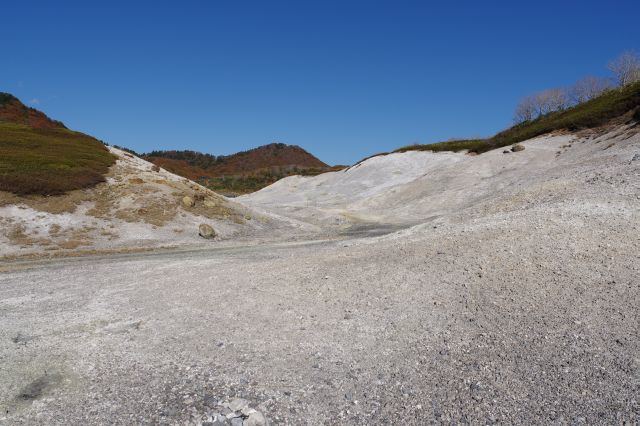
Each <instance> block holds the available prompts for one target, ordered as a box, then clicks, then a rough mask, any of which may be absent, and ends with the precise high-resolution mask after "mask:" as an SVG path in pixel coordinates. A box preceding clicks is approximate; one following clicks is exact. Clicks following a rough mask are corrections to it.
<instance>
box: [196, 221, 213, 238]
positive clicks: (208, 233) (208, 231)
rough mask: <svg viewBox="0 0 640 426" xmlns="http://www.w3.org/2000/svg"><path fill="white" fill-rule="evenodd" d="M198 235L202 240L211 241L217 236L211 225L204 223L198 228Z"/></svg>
mask: <svg viewBox="0 0 640 426" xmlns="http://www.w3.org/2000/svg"><path fill="white" fill-rule="evenodd" d="M198 235H200V236H201V237H202V238H207V239H210V238H213V237H215V236H216V231H214V230H213V228H212V227H211V226H210V225H207V224H206V223H203V224H201V225H200V226H199V227H198Z"/></svg>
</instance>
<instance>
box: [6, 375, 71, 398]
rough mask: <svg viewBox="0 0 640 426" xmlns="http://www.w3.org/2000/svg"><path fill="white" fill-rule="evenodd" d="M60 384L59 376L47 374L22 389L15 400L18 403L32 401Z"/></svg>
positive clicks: (60, 376)
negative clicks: (18, 401)
mask: <svg viewBox="0 0 640 426" xmlns="http://www.w3.org/2000/svg"><path fill="white" fill-rule="evenodd" d="M60 383H62V375H61V374H47V375H44V376H42V377H39V378H37V379H36V380H34V381H33V382H31V383H29V384H28V385H27V386H25V387H24V388H22V390H21V391H20V393H19V394H18V396H17V397H16V399H18V400H20V401H33V400H36V399H38V398H40V397H41V396H42V395H44V394H46V393H48V392H50V391H51V390H52V389H53V388H55V387H57V386H58V385H59V384H60Z"/></svg>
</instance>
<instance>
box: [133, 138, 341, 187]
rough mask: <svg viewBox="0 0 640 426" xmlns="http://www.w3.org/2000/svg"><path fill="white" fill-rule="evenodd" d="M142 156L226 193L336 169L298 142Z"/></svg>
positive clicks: (157, 152) (152, 153) (151, 153)
mask: <svg viewBox="0 0 640 426" xmlns="http://www.w3.org/2000/svg"><path fill="white" fill-rule="evenodd" d="M142 157H143V158H144V159H145V160H148V161H151V162H153V163H154V164H156V165H158V166H160V167H162V168H164V169H166V170H168V171H170V172H172V173H175V174H177V175H180V176H184V177H186V178H188V179H191V180H194V181H197V182H199V183H201V184H202V185H204V186H207V187H208V188H210V189H212V190H214V191H217V192H220V193H223V194H226V195H239V194H246V193H249V192H254V191H257V190H259V189H262V188H264V187H266V186H268V185H271V184H272V183H274V182H276V181H277V180H279V179H282V178H284V177H287V176H291V175H296V174H297V175H317V174H320V173H324V172H327V171H331V170H335V168H332V167H329V166H328V165H327V164H325V163H323V162H322V161H320V160H319V159H318V158H316V157H314V156H313V155H311V154H310V153H308V152H307V151H305V150H304V149H302V148H300V147H299V146H296V145H286V144H283V143H272V144H269V145H264V146H260V147H258V148H254V149H251V150H248V151H242V152H238V153H236V154H232V155H219V156H216V155H212V154H206V153H200V152H195V151H152V152H150V153H148V154H142Z"/></svg>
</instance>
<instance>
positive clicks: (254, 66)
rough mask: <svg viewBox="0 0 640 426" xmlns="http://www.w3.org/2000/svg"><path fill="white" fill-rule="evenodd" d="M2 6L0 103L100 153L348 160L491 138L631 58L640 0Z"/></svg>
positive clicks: (235, 0)
mask: <svg viewBox="0 0 640 426" xmlns="http://www.w3.org/2000/svg"><path fill="white" fill-rule="evenodd" d="M99 3H100V4H99V5H98V2H92V1H81V2H80V1H42V2H35V1H29V0H21V1H12V2H4V3H3V5H2V25H0V33H1V34H2V59H1V62H0V91H8V92H11V93H13V94H15V95H16V96H18V97H19V98H21V99H22V100H24V101H26V102H32V105H33V106H35V107H37V108H39V109H42V110H43V111H45V112H46V113H48V114H49V115H50V116H52V117H54V118H57V119H60V120H62V121H64V122H65V123H66V124H67V125H68V126H70V127H71V128H73V129H76V130H81V131H84V132H86V133H89V134H91V135H94V136H96V137H98V138H100V139H103V140H105V141H106V142H108V143H111V144H117V145H123V146H127V147H130V148H133V149H135V150H137V151H149V150H152V149H194V150H199V151H204V152H210V153H214V154H229V153H233V152H236V151H239V150H245V149H248V148H251V147H255V146H258V145H262V144H266V143H270V142H273V141H278V142H284V143H288V144H297V145H300V146H302V147H303V148H305V149H307V150H309V151H311V152H312V153H314V154H315V155H317V156H318V157H319V158H320V159H322V160H324V161H326V162H328V163H332V164H336V163H352V162H354V161H357V160H359V159H360V158H362V157H365V156H367V155H370V154H373V153H376V152H380V151H386V150H390V149H393V148H396V147H399V146H402V145H406V144H410V143H415V142H420V143H429V142H436V141H439V140H443V139H448V138H451V137H471V136H485V135H491V134H493V133H494V132H496V131H498V130H500V129H502V128H504V127H506V126H508V125H509V124H510V123H511V119H512V116H513V114H512V111H513V107H514V105H515V104H516V102H517V101H518V99H519V98H521V97H522V96H524V95H526V94H528V93H530V92H533V91H537V90H540V89H544V88H548V87H553V86H563V85H568V84H571V83H572V82H573V81H575V80H576V79H578V78H580V77H581V76H584V75H586V74H595V75H606V74H607V69H606V64H607V62H608V61H609V60H610V59H612V58H613V57H615V56H616V55H618V54H619V53H620V52H622V51H624V50H628V49H640V1H637V0H635V1H610V2H603V1H598V2H595V1H535V2H519V1H509V2H495V1H487V2H480V1H469V2H439V3H440V4H439V5H433V4H430V3H431V2H427V1H416V2H410V1H391V0H389V1H375V0H369V1H346V0H343V1H326V0H323V1H316V2H311V1H299V0H298V1H272V0H269V1H242V0H229V1H215V0H209V1H205V0H203V1H173V2H166V1H148V2H145V1H126V2H125V1H103V2H99Z"/></svg>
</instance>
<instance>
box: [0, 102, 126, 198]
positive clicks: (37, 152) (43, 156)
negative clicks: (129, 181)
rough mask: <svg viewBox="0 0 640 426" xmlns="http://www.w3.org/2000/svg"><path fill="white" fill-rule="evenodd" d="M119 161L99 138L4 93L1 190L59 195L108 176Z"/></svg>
mask: <svg viewBox="0 0 640 426" xmlns="http://www.w3.org/2000/svg"><path fill="white" fill-rule="evenodd" d="M16 111H22V112H21V113H20V114H18V115H16V113H15V112H16ZM114 161H115V157H114V156H112V155H111V154H110V153H109V151H108V150H107V148H106V147H105V146H104V144H103V143H102V142H100V141H98V140H97V139H95V138H92V137H91V136H88V135H85V134H82V133H79V132H74V131H71V130H68V129H67V128H65V127H64V125H63V124H62V123H60V122H56V121H54V120H51V119H50V118H49V117H47V116H46V115H45V114H43V113H41V112H40V111H37V110H34V109H32V108H27V107H25V106H24V105H22V103H20V101H18V100H17V99H16V98H14V97H13V96H11V95H8V94H4V93H3V94H0V190H1V191H8V192H12V193H14V194H18V195H26V194H41V195H54V194H61V193H64V192H66V191H70V190H73V189H80V188H85V187H88V186H91V185H95V184H96V183H98V182H102V181H104V175H105V174H106V173H107V171H108V169H109V166H111V165H112V164H113V163H114Z"/></svg>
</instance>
